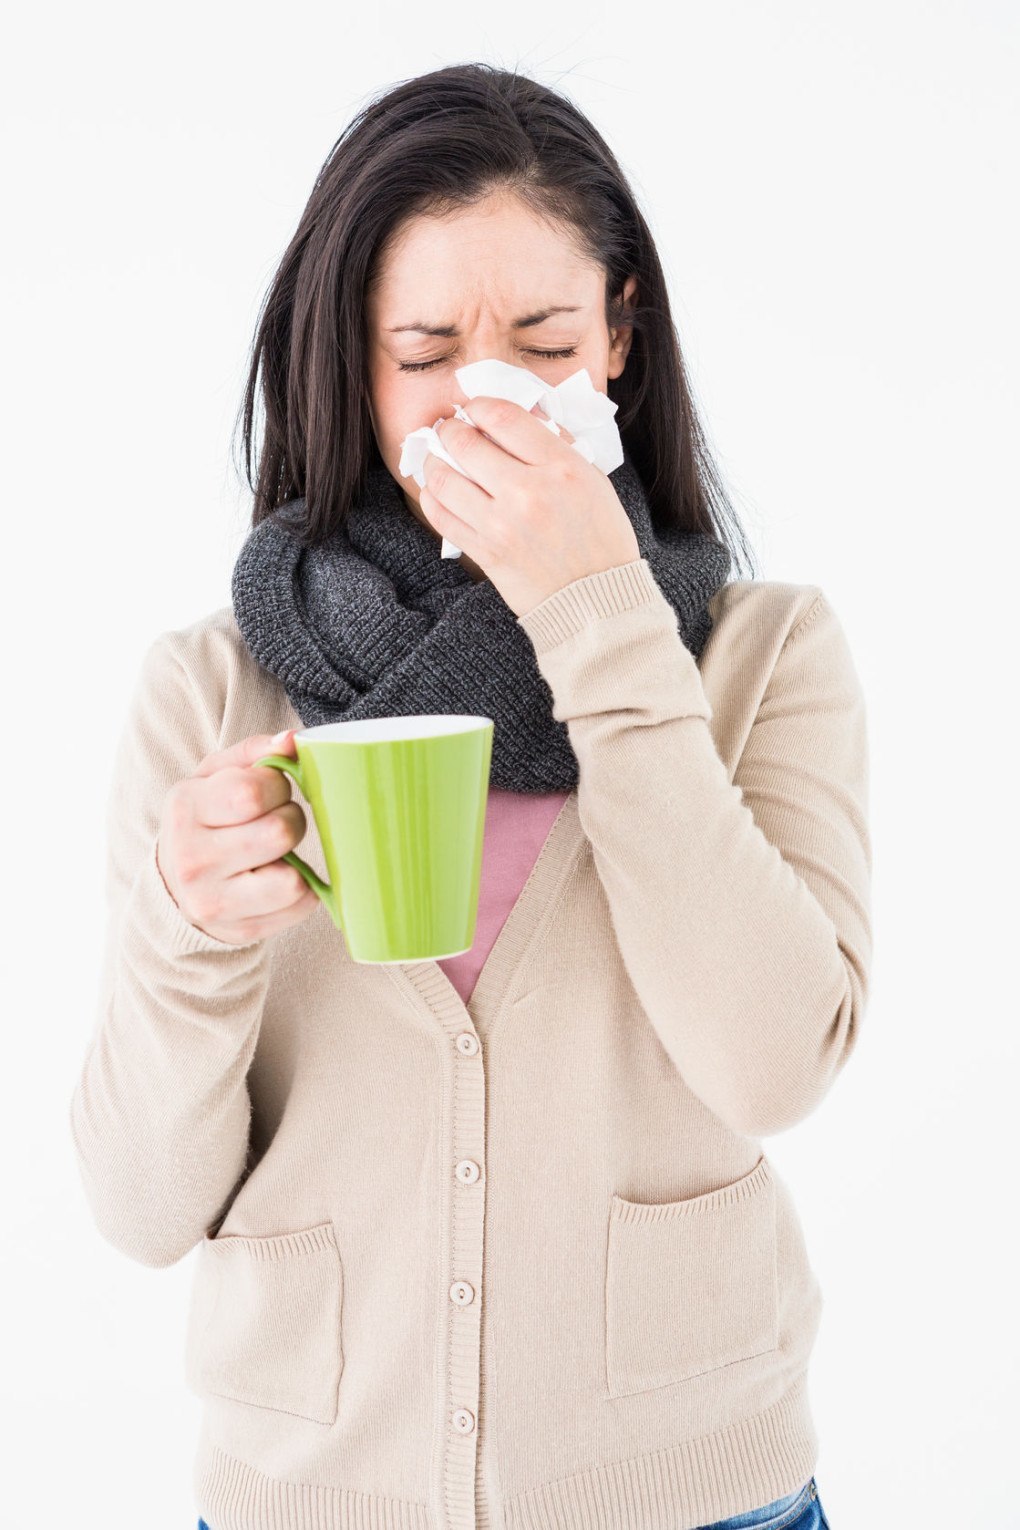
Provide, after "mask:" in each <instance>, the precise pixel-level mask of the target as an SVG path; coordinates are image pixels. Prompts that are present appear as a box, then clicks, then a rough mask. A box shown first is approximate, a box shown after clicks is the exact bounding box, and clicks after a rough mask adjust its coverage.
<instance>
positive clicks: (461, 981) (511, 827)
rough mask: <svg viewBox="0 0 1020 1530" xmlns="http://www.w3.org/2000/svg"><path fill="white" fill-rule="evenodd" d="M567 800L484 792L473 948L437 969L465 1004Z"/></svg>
mask: <svg viewBox="0 0 1020 1530" xmlns="http://www.w3.org/2000/svg"><path fill="white" fill-rule="evenodd" d="M569 795H570V793H569V792H539V793H534V792H506V791H501V790H499V789H498V788H496V787H492V786H490V787H489V796H488V801H487V804H486V809H485V840H484V843H483V846H482V875H481V883H480V886H479V890H478V923H477V925H476V926H475V939H474V944H473V945H472V947H471V949H470V951H465V952H463V953H462V954H461V955H460V956H448V957H446V958H445V960H443V961H441V962H438V963H437V964H436V965H437V966H439V967H441V968H442V970H443V971H444V972H445V973H446V976H447V977H448V978H449V979H450V982H451V983H452V984H453V986H454V988H456V990H457V992H458V993H459V994H460V996H461V998H462V999H463V1000H464V1003H465V1004H466V1003H467V1002H468V1000H469V999H470V997H471V994H472V991H473V989H474V986H475V983H476V981H477V979H478V974H479V972H481V970H482V967H483V965H484V963H485V959H486V957H487V956H488V954H489V952H490V951H491V950H492V947H493V945H494V943H495V940H496V936H497V935H498V934H499V932H500V930H501V929H502V928H503V925H504V924H505V923H506V918H507V915H508V914H509V912H510V910H511V909H512V908H513V906H514V904H515V903H516V902H517V899H518V898H519V896H520V893H521V889H522V888H523V886H524V884H525V882H526V881H527V880H528V876H529V874H530V872H531V868H532V866H534V864H535V862H536V860H537V859H538V853H539V851H540V850H541V848H542V846H543V845H544V844H545V842H546V840H547V839H548V837H549V830H550V829H551V828H552V826H553V823H554V822H555V820H556V816H557V814H558V813H559V811H560V808H561V807H562V806H563V804H564V802H566V800H567V798H568V797H569Z"/></svg>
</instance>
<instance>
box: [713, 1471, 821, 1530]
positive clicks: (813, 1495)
mask: <svg viewBox="0 0 1020 1530" xmlns="http://www.w3.org/2000/svg"><path fill="white" fill-rule="evenodd" d="M698 1530H830V1527H829V1521H828V1520H827V1519H826V1517H825V1510H824V1509H823V1508H822V1500H821V1499H820V1498H819V1496H818V1485H817V1483H816V1482H815V1479H814V1478H813V1477H811V1478H810V1479H809V1480H808V1481H807V1482H805V1484H804V1486H803V1487H802V1488H798V1489H797V1491H796V1492H795V1493H789V1494H788V1495H787V1496H786V1497H785V1498H777V1499H775V1501H774V1502H773V1503H767V1504H765V1506H764V1507H763V1508H761V1509H749V1510H748V1512H747V1513H746V1514H734V1516H733V1518H732V1519H718V1520H716V1521H715V1523H714V1524H712V1525H700V1526H699V1527H698Z"/></svg>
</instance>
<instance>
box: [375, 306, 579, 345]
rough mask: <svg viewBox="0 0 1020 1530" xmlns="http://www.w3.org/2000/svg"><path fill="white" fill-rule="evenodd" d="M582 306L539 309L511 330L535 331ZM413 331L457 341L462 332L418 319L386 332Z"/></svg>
mask: <svg viewBox="0 0 1020 1530" xmlns="http://www.w3.org/2000/svg"><path fill="white" fill-rule="evenodd" d="M580 311H581V309H580V305H578V304H566V303H558V304H556V305H554V306H553V307H551V308H539V309H536V310H535V312H534V313H528V314H522V316H521V317H520V318H519V319H513V320H511V323H510V328H511V329H533V328H535V326H536V325H538V324H544V323H545V321H546V319H551V318H552V317H553V315H554V314H558V313H580ZM409 331H413V332H414V333H415V334H420V335H439V336H441V337H442V338H444V339H448V340H449V339H455V338H456V337H457V336H458V335H459V334H460V331H459V330H458V329H457V327H456V325H454V324H430V323H428V322H427V320H425V319H416V320H414V322H413V323H411V324H395V325H393V327H392V328H391V329H388V330H387V331H386V333H387V334H390V335H401V334H406V333H408V332H409Z"/></svg>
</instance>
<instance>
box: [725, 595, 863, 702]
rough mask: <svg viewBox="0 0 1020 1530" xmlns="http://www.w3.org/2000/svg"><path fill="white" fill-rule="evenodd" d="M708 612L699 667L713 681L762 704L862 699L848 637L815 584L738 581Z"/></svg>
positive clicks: (826, 599)
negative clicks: (793, 698) (778, 699)
mask: <svg viewBox="0 0 1020 1530" xmlns="http://www.w3.org/2000/svg"><path fill="white" fill-rule="evenodd" d="M709 612H710V614H711V616H712V622H713V625H712V631H711V633H710V635H709V638H708V641H707V643H706V645H705V649H704V653H703V655H702V663H703V665H704V666H705V669H706V671H707V672H708V673H709V674H710V675H711V676H712V677H713V680H714V682H715V683H717V684H728V685H730V684H734V683H737V684H739V685H743V686H744V688H745V689H747V690H748V691H749V692H750V693H757V695H758V696H759V698H760V699H761V698H764V696H765V695H766V694H768V695H770V696H775V695H777V694H779V693H781V692H789V693H790V694H791V695H793V694H796V695H798V696H799V697H800V698H801V699H802V700H804V699H805V698H808V697H814V698H817V699H818V701H819V704H820V705H828V704H830V703H831V701H832V700H833V698H835V697H841V698H844V699H850V698H859V696H860V691H861V684H860V677H859V675H858V672H857V669H856V666H855V663H854V658H853V654H852V652H851V649H850V644H849V641H848V639H847V635H846V633H845V631H844V628H843V624H842V622H841V620H840V617H839V614H838V612H837V611H836V610H835V608H834V606H833V603H832V601H831V600H830V598H829V596H828V594H827V593H826V591H825V590H824V589H823V588H822V587H821V586H820V585H817V584H795V583H792V582H789V581H785V580H778V579H754V580H752V579H735V580H731V582H730V583H729V584H725V585H722V586H720V588H719V589H718V590H717V591H716V592H715V594H714V595H713V596H712V598H711V600H710V601H709ZM720 677H721V678H720Z"/></svg>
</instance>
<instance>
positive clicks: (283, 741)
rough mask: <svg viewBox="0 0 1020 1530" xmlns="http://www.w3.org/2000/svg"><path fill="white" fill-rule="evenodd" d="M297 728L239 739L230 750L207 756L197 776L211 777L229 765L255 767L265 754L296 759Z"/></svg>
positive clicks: (196, 773)
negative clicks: (295, 736)
mask: <svg viewBox="0 0 1020 1530" xmlns="http://www.w3.org/2000/svg"><path fill="white" fill-rule="evenodd" d="M296 732H297V729H296V728H284V730H283V732H282V733H252V734H251V735H250V736H249V737H248V738H242V739H239V740H238V742H237V743H236V744H231V746H230V748H229V749H219V750H217V751H216V753H215V754H207V755H206V757H205V759H204V760H203V761H202V762H201V764H200V765H199V767H198V769H197V770H196V771H195V775H196V776H211V775H212V774H213V772H214V771H217V770H223V769H225V768H226V767H227V766H229V765H254V763H255V761H256V760H258V759H261V758H262V756H263V755H264V754H287V755H290V756H291V757H292V758H293V757H296V750H295V747H294V734H295V733H296Z"/></svg>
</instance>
